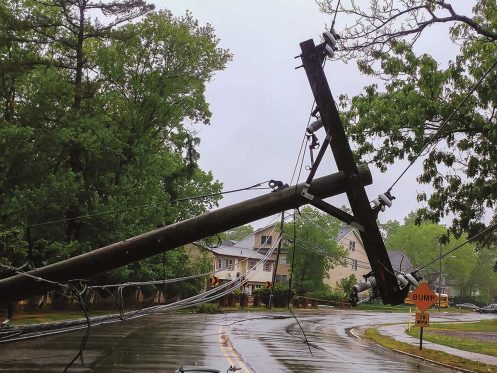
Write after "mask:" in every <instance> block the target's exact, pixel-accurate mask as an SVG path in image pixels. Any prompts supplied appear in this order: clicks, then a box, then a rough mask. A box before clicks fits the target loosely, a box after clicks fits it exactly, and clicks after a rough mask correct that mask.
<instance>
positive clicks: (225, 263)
mask: <svg viewBox="0 0 497 373" xmlns="http://www.w3.org/2000/svg"><path fill="white" fill-rule="evenodd" d="M217 269H221V270H223V269H224V270H228V271H232V270H233V259H229V258H219V259H218V260H217Z"/></svg>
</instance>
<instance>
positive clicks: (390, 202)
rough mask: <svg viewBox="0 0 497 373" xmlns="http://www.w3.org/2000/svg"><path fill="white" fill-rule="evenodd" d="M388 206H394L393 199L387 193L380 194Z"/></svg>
mask: <svg viewBox="0 0 497 373" xmlns="http://www.w3.org/2000/svg"><path fill="white" fill-rule="evenodd" d="M378 197H379V198H380V199H381V200H382V201H383V202H384V203H385V205H387V206H388V207H392V201H391V200H390V198H388V197H387V196H386V195H385V194H383V193H382V194H380V195H379V196H378Z"/></svg>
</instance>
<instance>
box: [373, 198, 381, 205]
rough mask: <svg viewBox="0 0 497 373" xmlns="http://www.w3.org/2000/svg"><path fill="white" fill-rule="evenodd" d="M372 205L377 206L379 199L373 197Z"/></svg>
mask: <svg viewBox="0 0 497 373" xmlns="http://www.w3.org/2000/svg"><path fill="white" fill-rule="evenodd" d="M373 205H374V207H377V206H379V205H380V200H379V199H378V198H375V199H373Z"/></svg>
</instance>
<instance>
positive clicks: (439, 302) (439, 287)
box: [438, 243, 442, 311]
mask: <svg viewBox="0 0 497 373" xmlns="http://www.w3.org/2000/svg"><path fill="white" fill-rule="evenodd" d="M438 247H439V248H440V250H439V251H440V252H439V259H438V261H439V265H440V268H439V271H438V310H439V311H440V310H441V309H442V307H441V303H442V244H441V243H439V244H438Z"/></svg>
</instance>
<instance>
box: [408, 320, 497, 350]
mask: <svg viewBox="0 0 497 373" xmlns="http://www.w3.org/2000/svg"><path fill="white" fill-rule="evenodd" d="M435 330H437V331H442V332H445V333H446V334H439V333H433V331H435ZM458 332H477V333H482V336H484V334H483V333H490V332H494V333H495V332H497V320H484V321H479V322H472V323H451V324H431V325H430V327H428V328H424V331H423V340H425V341H429V342H433V343H438V344H441V345H444V346H449V347H453V348H457V349H459V350H464V351H470V352H477V353H481V354H485V355H491V356H497V343H496V342H493V341H490V340H483V339H481V338H476V337H475V336H474V335H471V334H463V335H461V333H458ZM407 334H409V335H410V336H412V337H416V338H419V328H412V329H411V331H409V332H407Z"/></svg>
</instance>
